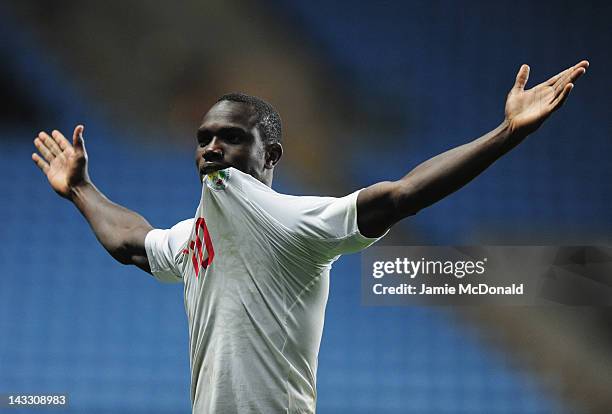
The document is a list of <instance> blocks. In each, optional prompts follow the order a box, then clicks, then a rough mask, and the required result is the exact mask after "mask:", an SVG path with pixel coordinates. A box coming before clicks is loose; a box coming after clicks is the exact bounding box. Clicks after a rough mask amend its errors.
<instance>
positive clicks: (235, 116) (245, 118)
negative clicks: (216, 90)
mask: <svg viewBox="0 0 612 414" xmlns="http://www.w3.org/2000/svg"><path fill="white" fill-rule="evenodd" d="M256 122H257V114H256V113H255V111H254V110H253V108H252V107H251V106H250V105H248V104H245V103H243V102H232V101H221V102H217V103H216V104H214V105H213V107H212V108H210V110H209V111H208V112H207V113H206V114H205V115H204V118H203V119H202V123H201V125H200V128H199V129H208V128H210V129H217V128H219V127H223V126H238V127H242V128H244V129H247V130H250V129H251V128H253V127H254V126H255V123H256Z"/></svg>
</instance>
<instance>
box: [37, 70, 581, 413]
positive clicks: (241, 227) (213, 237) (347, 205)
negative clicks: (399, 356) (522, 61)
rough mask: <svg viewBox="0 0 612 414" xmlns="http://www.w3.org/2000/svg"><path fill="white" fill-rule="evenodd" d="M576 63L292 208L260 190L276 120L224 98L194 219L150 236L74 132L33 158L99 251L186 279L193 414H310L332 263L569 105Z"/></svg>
mask: <svg viewBox="0 0 612 414" xmlns="http://www.w3.org/2000/svg"><path fill="white" fill-rule="evenodd" d="M588 65H589V63H588V62H587V61H581V62H579V63H577V64H576V65H574V66H572V67H570V68H568V69H566V70H564V71H562V72H560V73H559V74H558V75H556V76H553V77H552V78H550V79H549V80H548V81H546V82H544V83H541V84H539V85H537V86H535V87H534V88H532V89H529V90H525V84H526V83H527V79H528V76H529V67H528V66H527V65H523V66H521V68H520V69H519V71H518V74H517V77H516V82H515V84H514V87H513V88H512V90H511V91H510V93H509V94H508V96H507V99H506V106H505V119H504V120H503V122H502V123H501V124H500V125H499V126H498V127H496V128H495V129H494V130H492V131H491V132H489V133H487V134H486V135H484V136H482V137H480V138H478V139H476V140H474V141H472V142H469V143H467V144H465V145H462V146H460V147H457V148H454V149H452V150H449V151H447V152H444V153H443V154H440V155H438V156H436V157H434V158H432V159H430V160H428V161H426V162H424V163H422V164H421V165H419V166H417V167H416V168H415V169H414V170H412V171H411V172H410V173H409V174H407V175H406V176H405V177H403V178H401V179H400V180H397V181H386V182H381V183H377V184H374V185H372V186H370V187H367V188H364V189H361V190H358V191H355V192H353V193H351V194H349V195H347V196H345V197H341V198H333V197H297V196H291V195H285V194H279V193H277V192H276V191H274V190H273V189H272V188H271V185H272V176H273V172H274V167H275V165H276V164H277V163H278V161H279V160H280V158H281V155H282V152H283V151H282V146H281V121H280V117H279V115H278V114H277V112H276V111H275V110H274V108H273V107H272V106H270V105H269V104H267V103H266V102H264V101H262V100H260V99H258V98H255V97H252V96H248V95H243V94H230V95H225V96H223V97H221V98H220V99H219V101H218V102H217V103H216V104H215V105H213V107H212V108H211V109H210V110H209V111H208V113H206V114H205V116H204V118H203V120H202V123H201V125H200V126H199V128H198V131H197V147H196V150H195V162H196V166H197V169H198V172H199V176H200V180H201V182H202V194H201V199H200V204H199V206H198V208H197V210H196V212H195V214H194V216H193V217H192V218H189V219H187V220H184V221H181V222H179V223H178V224H176V225H175V226H173V227H172V228H170V229H165V230H163V229H154V228H153V227H152V226H151V225H150V224H149V223H148V222H147V221H146V220H145V219H144V218H143V217H142V216H140V215H139V214H137V213H135V212H133V211H130V210H128V209H126V208H124V207H122V206H119V205H117V204H115V203H113V202H111V201H110V200H109V199H107V198H106V197H105V196H104V195H103V194H102V193H101V192H100V191H99V190H98V189H97V188H96V187H95V186H94V184H93V182H92V181H91V179H90V177H89V175H88V172H87V162H88V158H87V152H86V150H85V143H84V141H83V126H81V125H79V126H77V127H76V128H75V130H74V133H73V137H72V143H70V142H69V141H68V140H67V139H66V138H65V137H64V136H63V135H62V134H61V133H60V132H58V131H53V132H52V133H51V136H49V135H48V134H46V133H45V132H41V133H40V134H39V135H38V137H37V138H36V139H35V140H34V144H35V146H36V148H37V149H38V151H39V152H40V155H38V154H32V159H33V161H34V162H35V163H36V165H37V166H38V167H39V168H40V169H41V170H42V171H43V173H45V175H46V176H47V179H48V180H49V183H50V185H51V187H52V188H53V190H55V191H56V192H57V193H58V194H59V195H60V196H62V197H64V198H66V199H68V200H70V201H71V202H73V203H74V205H75V206H76V207H77V208H78V209H79V211H80V212H81V213H82V214H83V216H84V217H85V219H86V220H87V221H88V222H89V224H90V225H91V228H92V230H93V232H94V233H95V235H96V237H97V238H98V240H99V241H100V243H101V244H102V245H103V246H104V248H105V249H106V250H107V251H108V252H109V253H110V254H111V255H112V256H113V257H114V258H115V259H117V260H118V261H119V262H121V263H123V264H132V265H136V266H138V267H139V268H141V269H143V270H145V271H146V272H149V273H151V274H152V275H153V276H155V277H156V278H157V279H159V280H161V281H164V282H183V284H184V292H185V308H186V312H187V318H188V325H189V348H190V353H189V355H190V363H191V400H192V407H193V412H194V413H223V414H225V413H265V414H271V413H314V411H315V404H316V386H315V384H316V371H317V355H318V351H319V345H320V340H321V334H322V330H323V319H324V312H325V305H326V302H327V295H328V288H329V272H330V268H331V265H332V263H333V262H334V261H335V260H336V259H337V258H338V257H339V256H340V255H341V254H343V253H349V252H357V251H359V250H362V249H364V248H366V247H367V246H369V245H370V244H372V243H374V242H375V241H376V240H378V239H379V238H380V237H382V236H383V235H384V234H386V232H387V231H388V229H389V228H390V227H391V226H393V224H395V223H396V222H398V221H399V220H401V219H403V218H405V217H408V216H411V215H414V214H416V213H417V212H418V211H419V210H421V209H423V208H425V207H427V206H429V205H431V204H433V203H435V202H436V201H438V200H440V199H441V198H443V197H445V196H447V195H448V194H450V193H452V192H454V191H456V190H457V189H459V188H461V187H462V186H463V185H465V184H466V183H468V182H469V181H470V180H472V179H473V178H474V177H476V176H477V175H478V174H479V173H481V172H482V171H483V170H484V169H486V168H487V167H488V166H489V165H491V164H492V163H493V162H494V161H495V160H497V159H498V158H499V157H501V156H502V155H504V154H505V153H506V152H508V151H509V150H510V149H512V148H513V147H515V146H516V145H517V144H519V143H520V142H522V141H523V140H524V139H525V137H527V135H529V134H530V133H532V132H533V131H535V130H536V129H537V128H538V127H539V126H540V125H541V124H542V122H543V121H544V120H545V119H546V118H547V117H548V116H549V115H550V114H551V113H552V112H554V111H555V110H556V109H558V108H559V107H560V106H561V105H562V104H563V103H564V102H565V100H566V99H567V97H568V94H569V93H570V91H571V89H572V88H573V86H574V82H575V81H576V80H577V79H578V78H579V77H580V76H581V75H583V74H584V73H585V72H586V69H587V67H588Z"/></svg>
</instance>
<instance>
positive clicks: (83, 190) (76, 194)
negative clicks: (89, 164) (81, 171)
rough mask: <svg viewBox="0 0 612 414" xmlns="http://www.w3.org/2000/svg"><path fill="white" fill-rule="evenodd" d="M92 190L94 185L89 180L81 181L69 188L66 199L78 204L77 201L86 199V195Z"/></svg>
mask: <svg viewBox="0 0 612 414" xmlns="http://www.w3.org/2000/svg"><path fill="white" fill-rule="evenodd" d="M93 188H94V185H93V183H92V182H91V181H89V180H83V181H82V182H81V183H79V184H75V185H72V186H70V190H69V193H68V199H70V201H72V202H73V203H75V204H76V203H78V202H79V200H82V199H83V198H85V197H86V195H87V193H88V192H89V191H91V190H92V189H93Z"/></svg>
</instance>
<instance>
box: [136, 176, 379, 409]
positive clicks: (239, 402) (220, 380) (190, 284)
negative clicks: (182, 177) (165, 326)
mask: <svg viewBox="0 0 612 414" xmlns="http://www.w3.org/2000/svg"><path fill="white" fill-rule="evenodd" d="M358 193H359V191H356V192H354V193H352V194H350V195H348V196H346V197H342V198H334V197H310V196H308V197H298V196H290V195H285V194H279V193H277V192H276V191H274V190H272V189H271V188H269V187H268V186H266V185H265V184H263V183H261V182H260V181H258V180H257V179H255V178H253V177H252V176H250V175H248V174H245V173H243V172H241V171H239V170H237V169H235V168H228V169H225V170H221V171H217V172H215V173H213V174H209V175H208V176H207V177H206V178H205V179H204V185H203V186H202V198H201V201H200V205H199V206H198V209H197V212H196V215H195V217H194V218H193V219H189V220H185V221H182V222H180V223H178V224H176V225H175V226H173V227H172V228H171V229H169V230H161V229H155V230H152V231H151V232H149V234H147V237H146V239H145V247H146V252H147V257H148V260H149V264H150V267H151V271H152V273H153V275H154V276H155V277H156V278H158V279H159V280H161V281H165V282H174V281H177V282H178V281H181V280H182V281H183V283H184V285H185V309H186V312H187V318H188V324H189V351H190V352H189V357H190V363H191V401H192V407H193V412H194V413H198V414H208V413H210V414H213V413H220V414H228V413H265V414H274V413H292V414H293V413H314V412H315V405H316V395H317V394H316V374H317V355H318V352H319V345H320V341H321V334H322V331H323V319H324V316H325V305H326V303H327V295H328V289H329V271H330V268H331V264H332V263H333V262H334V261H335V260H336V259H337V258H338V257H339V255H340V254H342V253H349V252H357V251H359V250H361V249H363V248H365V247H367V246H369V245H370V244H372V243H374V242H375V241H376V240H378V239H376V238H367V237H364V236H363V235H361V233H360V232H359V230H358V228H357V208H356V201H357V195H358ZM356 277H357V276H356ZM355 283H359V282H358V279H355Z"/></svg>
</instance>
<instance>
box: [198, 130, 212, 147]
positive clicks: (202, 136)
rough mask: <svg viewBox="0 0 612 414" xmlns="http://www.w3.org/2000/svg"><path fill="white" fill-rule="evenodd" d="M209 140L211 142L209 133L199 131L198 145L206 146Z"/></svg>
mask: <svg viewBox="0 0 612 414" xmlns="http://www.w3.org/2000/svg"><path fill="white" fill-rule="evenodd" d="M209 142H210V136H209V134H206V133H203V132H199V133H198V146H199V147H200V148H203V147H205V146H206V145H208V143H209Z"/></svg>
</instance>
